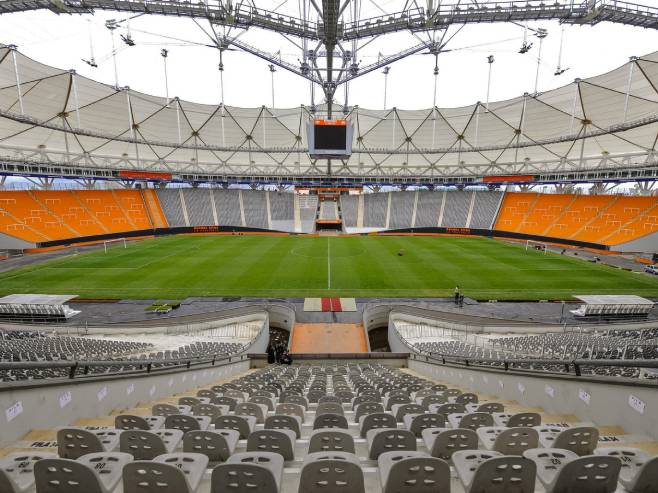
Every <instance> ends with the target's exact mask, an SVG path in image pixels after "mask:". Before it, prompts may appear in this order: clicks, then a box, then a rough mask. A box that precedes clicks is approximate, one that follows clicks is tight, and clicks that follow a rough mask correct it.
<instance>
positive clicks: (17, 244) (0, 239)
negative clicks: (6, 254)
mask: <svg viewBox="0 0 658 493" xmlns="http://www.w3.org/2000/svg"><path fill="white" fill-rule="evenodd" d="M35 247H36V244H35V243H30V242H28V241H25V240H20V239H18V238H14V237H13V236H9V235H6V234H4V233H0V250H25V249H26V248H35Z"/></svg>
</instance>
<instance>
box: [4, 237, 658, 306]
mask: <svg viewBox="0 0 658 493" xmlns="http://www.w3.org/2000/svg"><path fill="white" fill-rule="evenodd" d="M400 250H404V251H405V255H404V256H399V255H398V252H399V251H400ZM457 284H458V285H459V286H460V287H461V288H462V290H463V292H464V293H465V295H467V296H470V297H473V298H476V299H480V300H489V299H498V300H505V299H513V300H539V299H569V298H570V296H571V295H573V294H594V293H597V294H638V295H642V296H650V297H658V279H655V278H652V277H649V276H647V275H644V274H637V273H631V272H627V271H622V270H619V269H615V268H612V267H607V266H603V265H595V264H592V263H590V262H586V261H582V260H579V259H577V258H571V257H565V256H561V255H558V254H552V253H549V254H547V255H544V254H543V253H541V252H538V251H535V250H529V251H526V250H525V247H524V246H523V245H516V244H509V243H505V242H500V241H495V240H491V239H487V238H462V237H454V238H452V237H429V236H426V237H422V236H418V237H412V236H380V237H377V236H352V237H311V236H308V237H304V236H258V235H255V236H248V235H245V236H212V235H210V236H171V237H162V238H156V239H152V240H145V241H141V242H134V243H129V244H128V247H127V248H123V246H122V245H121V244H116V245H113V246H112V247H111V248H110V249H108V252H107V253H104V252H103V250H102V249H101V250H99V251H94V252H87V253H82V254H71V255H67V256H65V257H62V258H59V259H56V260H52V261H47V262H43V263H38V264H34V265H31V266H29V267H25V268H21V269H17V270H13V271H9V272H6V273H3V274H0V294H1V295H6V294H11V293H46V294H77V295H79V296H81V297H85V298H133V299H136V298H140V299H183V298H185V297H187V296H264V297H320V296H343V297H434V296H451V295H452V293H453V289H454V287H455V285H457Z"/></svg>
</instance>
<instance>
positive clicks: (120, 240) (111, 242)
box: [103, 238, 128, 253]
mask: <svg viewBox="0 0 658 493" xmlns="http://www.w3.org/2000/svg"><path fill="white" fill-rule="evenodd" d="M115 245H123V248H128V244H127V243H126V239H125V238H117V239H114V240H106V241H104V242H103V250H104V251H105V253H107V250H108V248H112V247H113V246H115Z"/></svg>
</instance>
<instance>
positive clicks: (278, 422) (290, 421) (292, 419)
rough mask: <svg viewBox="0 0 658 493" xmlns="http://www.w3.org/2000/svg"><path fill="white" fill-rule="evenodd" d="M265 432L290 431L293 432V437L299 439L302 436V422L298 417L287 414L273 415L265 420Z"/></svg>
mask: <svg viewBox="0 0 658 493" xmlns="http://www.w3.org/2000/svg"><path fill="white" fill-rule="evenodd" d="M265 429H266V430H291V431H293V432H295V437H296V438H300V437H301V435H302V420H301V419H299V416H290V415H288V414H275V415H274V416H268V417H267V418H265Z"/></svg>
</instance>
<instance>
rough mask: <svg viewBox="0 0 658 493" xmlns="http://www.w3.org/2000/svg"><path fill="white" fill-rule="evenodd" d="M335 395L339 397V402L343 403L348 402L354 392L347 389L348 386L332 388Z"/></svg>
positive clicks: (352, 397) (350, 400)
mask: <svg viewBox="0 0 658 493" xmlns="http://www.w3.org/2000/svg"><path fill="white" fill-rule="evenodd" d="M334 392H335V395H336V397H338V398H339V399H340V402H342V403H343V404H349V403H350V402H352V399H354V392H352V391H351V390H349V388H345V389H341V390H334Z"/></svg>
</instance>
